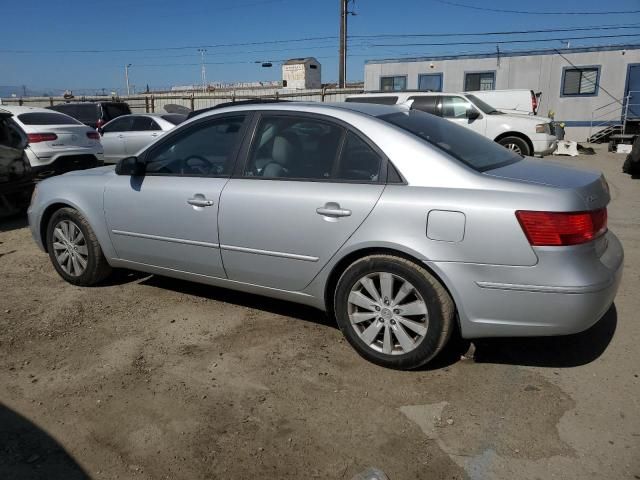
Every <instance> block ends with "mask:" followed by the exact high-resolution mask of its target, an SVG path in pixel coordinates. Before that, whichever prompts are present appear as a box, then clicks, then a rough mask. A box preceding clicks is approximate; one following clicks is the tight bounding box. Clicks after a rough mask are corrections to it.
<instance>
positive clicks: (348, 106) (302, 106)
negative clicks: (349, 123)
mask: <svg viewBox="0 0 640 480" xmlns="http://www.w3.org/2000/svg"><path fill="white" fill-rule="evenodd" d="M258 110H282V111H299V112H309V113H325V114H328V115H332V114H336V113H340V112H342V111H345V110H346V111H351V112H355V113H360V114H364V115H369V116H372V117H379V116H382V115H387V114H390V113H397V112H403V111H406V108H405V107H403V106H400V105H379V104H375V103H347V102H282V103H254V104H245V105H237V106H233V105H230V106H228V107H224V108H220V109H213V110H209V111H207V112H203V113H202V114H200V115H197V116H196V117H194V118H203V117H205V116H211V115H216V114H219V113H224V112H240V111H258Z"/></svg>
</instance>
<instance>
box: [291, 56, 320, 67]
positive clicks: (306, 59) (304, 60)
mask: <svg viewBox="0 0 640 480" xmlns="http://www.w3.org/2000/svg"><path fill="white" fill-rule="evenodd" d="M307 62H314V63H319V62H318V60H316V59H315V58H314V57H304V58H290V59H289V60H287V61H286V62H284V65H298V64H300V63H307Z"/></svg>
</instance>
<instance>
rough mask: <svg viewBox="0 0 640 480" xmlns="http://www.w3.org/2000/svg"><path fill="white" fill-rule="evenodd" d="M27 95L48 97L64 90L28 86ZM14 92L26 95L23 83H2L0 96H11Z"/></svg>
mask: <svg viewBox="0 0 640 480" xmlns="http://www.w3.org/2000/svg"><path fill="white" fill-rule="evenodd" d="M26 90H27V92H26V93H27V95H26V96H27V97H42V96H44V97H48V96H58V95H62V93H63V92H62V90H57V89H55V88H42V89H38V90H33V89H31V88H29V87H27V89H26ZM13 94H15V95H16V96H17V97H22V96H24V92H23V89H22V85H0V97H2V98H10V97H11V96H12V95H13Z"/></svg>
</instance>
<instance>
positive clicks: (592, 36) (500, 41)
mask: <svg viewBox="0 0 640 480" xmlns="http://www.w3.org/2000/svg"><path fill="white" fill-rule="evenodd" d="M638 36H640V33H631V34H624V35H589V36H583V37H562V38H538V39H526V40H525V39H519V40H486V41H474V42H437V43H373V44H371V45H370V46H372V47H436V46H443V45H496V44H498V45H501V44H505V43H536V42H563V41H566V40H589V39H599V38H622V37H638Z"/></svg>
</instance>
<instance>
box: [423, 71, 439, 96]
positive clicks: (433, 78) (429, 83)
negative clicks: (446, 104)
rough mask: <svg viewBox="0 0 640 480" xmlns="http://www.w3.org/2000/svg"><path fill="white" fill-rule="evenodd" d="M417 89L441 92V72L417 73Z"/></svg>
mask: <svg viewBox="0 0 640 480" xmlns="http://www.w3.org/2000/svg"><path fill="white" fill-rule="evenodd" d="M418 90H427V91H431V92H441V91H442V74H441V73H423V74H421V75H418Z"/></svg>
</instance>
